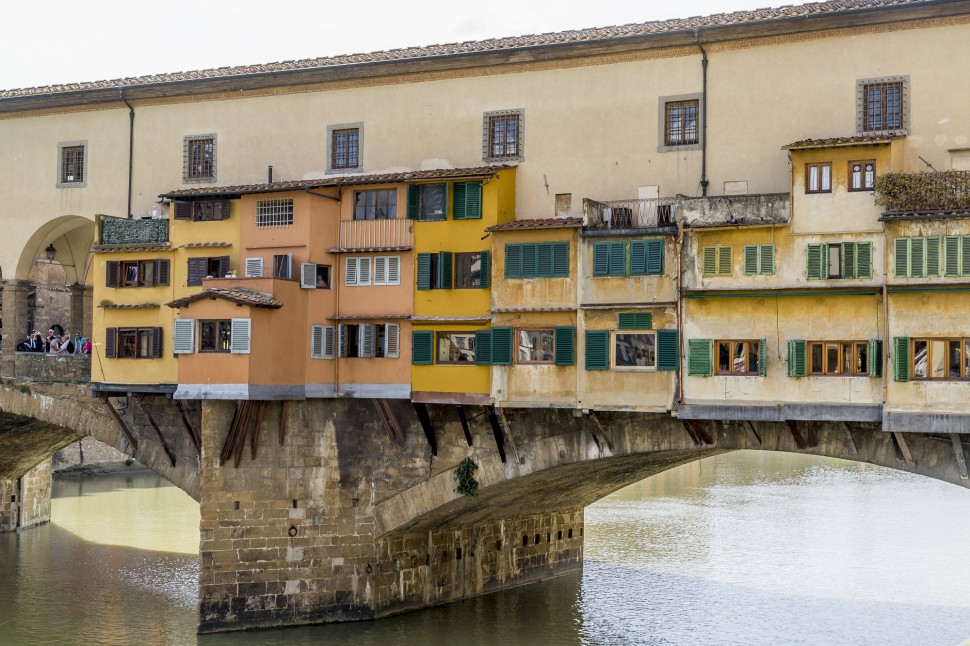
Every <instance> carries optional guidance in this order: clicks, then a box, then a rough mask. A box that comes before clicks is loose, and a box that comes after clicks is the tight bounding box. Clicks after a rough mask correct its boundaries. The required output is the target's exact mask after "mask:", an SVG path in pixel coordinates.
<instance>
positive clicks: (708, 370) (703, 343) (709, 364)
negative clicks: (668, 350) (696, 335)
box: [687, 339, 714, 377]
mask: <svg viewBox="0 0 970 646" xmlns="http://www.w3.org/2000/svg"><path fill="white" fill-rule="evenodd" d="M713 344H714V342H713V341H712V340H711V339H688V340H687V376H688V377H710V376H711V375H713V374H714V361H713V360H712V357H711V354H712V349H713Z"/></svg>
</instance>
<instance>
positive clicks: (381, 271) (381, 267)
mask: <svg viewBox="0 0 970 646" xmlns="http://www.w3.org/2000/svg"><path fill="white" fill-rule="evenodd" d="M387 258H388V257H387V256H375V257H374V284H375V285H386V284H387Z"/></svg>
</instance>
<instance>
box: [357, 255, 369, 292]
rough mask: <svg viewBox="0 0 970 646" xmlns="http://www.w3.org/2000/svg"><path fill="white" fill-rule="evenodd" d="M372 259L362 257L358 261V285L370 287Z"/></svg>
mask: <svg viewBox="0 0 970 646" xmlns="http://www.w3.org/2000/svg"><path fill="white" fill-rule="evenodd" d="M370 282H371V275H370V257H368V256H361V257H360V258H358V259H357V284H358V285H370Z"/></svg>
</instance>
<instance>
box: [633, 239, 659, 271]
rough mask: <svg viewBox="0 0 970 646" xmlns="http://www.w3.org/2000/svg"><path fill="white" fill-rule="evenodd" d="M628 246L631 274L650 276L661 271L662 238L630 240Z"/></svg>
mask: <svg viewBox="0 0 970 646" xmlns="http://www.w3.org/2000/svg"><path fill="white" fill-rule="evenodd" d="M629 247H630V248H629V254H630V275H631V276H650V275H660V274H662V273H663V271H664V241H663V240H631V241H630V242H629Z"/></svg>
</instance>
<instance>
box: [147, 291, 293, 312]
mask: <svg viewBox="0 0 970 646" xmlns="http://www.w3.org/2000/svg"><path fill="white" fill-rule="evenodd" d="M207 298H211V299H217V298H218V299H222V300H226V301H229V302H230V303H236V304H237V305H249V306H251V307H269V308H272V309H279V308H281V307H283V303H280V302H279V301H278V300H276V299H274V298H273V297H272V295H270V294H267V293H266V292H260V291H256V290H255V289H249V288H247V287H209V288H206V289H204V290H202V291H201V292H199V293H198V294H192V295H191V296H185V297H183V298H178V299H175V300H174V301H172V302H170V303H166V305H168V306H169V307H172V308H179V307H184V306H186V305H189V304H191V303H194V302H196V301H201V300H204V299H207Z"/></svg>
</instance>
